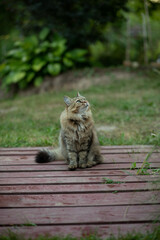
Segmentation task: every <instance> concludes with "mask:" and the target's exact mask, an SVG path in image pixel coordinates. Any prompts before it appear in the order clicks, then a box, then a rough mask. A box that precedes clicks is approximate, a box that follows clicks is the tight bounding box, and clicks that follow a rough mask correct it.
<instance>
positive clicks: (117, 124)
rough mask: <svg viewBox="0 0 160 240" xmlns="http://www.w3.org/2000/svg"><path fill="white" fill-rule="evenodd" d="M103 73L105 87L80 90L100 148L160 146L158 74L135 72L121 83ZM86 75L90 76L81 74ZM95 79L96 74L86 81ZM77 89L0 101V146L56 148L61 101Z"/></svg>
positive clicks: (107, 73)
mask: <svg viewBox="0 0 160 240" xmlns="http://www.w3.org/2000/svg"><path fill="white" fill-rule="evenodd" d="M123 71H127V70H123ZM103 72H104V75H103V79H105V77H106V79H107V80H106V83H105V81H104V80H103V84H98V85H93V86H90V87H89V88H88V89H85V90H81V91H80V93H81V95H84V96H85V97H86V98H87V99H88V101H89V102H90V104H91V106H92V112H93V117H94V120H95V124H96V127H97V131H98V137H99V141H100V144H101V145H132V144H133V145H135V144H154V145H160V133H159V129H160V75H159V73H155V72H153V71H152V70H150V71H135V72H134V74H128V77H127V78H126V77H125V78H123V74H122V76H119V77H118V76H117V75H115V74H112V70H111V69H106V71H103ZM73 74H75V72H73ZM85 74H88V73H86V71H84V75H85ZM94 74H97V73H96V71H92V74H90V76H89V77H90V78H92V77H94ZM84 77H85V76H84ZM101 77H102V76H99V78H101ZM87 78H88V75H87V76H86V79H87ZM108 79H109V81H108ZM100 80H101V79H100ZM100 82H101V81H100ZM78 90H79V89H76V90H71V91H64V90H61V91H50V92H46V93H43V94H39V95H31V96H25V95H24V96H18V95H17V96H16V97H14V98H12V99H8V100H1V101H0V147H22V146H56V145H57V144H58V135H59V130H60V124H59V116H60V114H61V112H62V111H63V109H64V107H65V104H64V102H63V96H64V95H68V96H70V97H73V96H75V95H76V92H77V91H78Z"/></svg>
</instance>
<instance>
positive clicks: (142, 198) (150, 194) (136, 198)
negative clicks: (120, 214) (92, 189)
mask: <svg viewBox="0 0 160 240" xmlns="http://www.w3.org/2000/svg"><path fill="white" fill-rule="evenodd" d="M158 203H160V192H159V191H143V192H119V193H78V194H77V193H74V194H73V193H68V194H27V195H22V194H17V195H16V194H14V195H13V194H12V195H1V196H0V207H1V208H3V207H7V208H16V207H18V208H23V207H54V206H55V207H57V206H61V207H66V206H67V207H68V206H70V207H71V206H81V207H82V206H110V205H112V206H113V205H118V206H119V205H127V204H130V205H133V204H158Z"/></svg>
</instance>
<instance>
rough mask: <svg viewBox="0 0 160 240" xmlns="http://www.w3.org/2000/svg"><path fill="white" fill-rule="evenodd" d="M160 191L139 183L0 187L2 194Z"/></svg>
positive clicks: (148, 184)
mask: <svg viewBox="0 0 160 240" xmlns="http://www.w3.org/2000/svg"><path fill="white" fill-rule="evenodd" d="M158 189H159V190H160V183H159V182H157V183H152V182H145V183H144V182H138V183H119V184H94V183H93V184H66V185H60V184H58V185H45V184H43V183H42V184H41V185H16V186H13V185H9V186H0V194H32V193H36V194H38V193H50V194H51V193H55V194H56V193H86V192H87V193H95V192H96V193H99V192H114V191H118V192H122V191H125V192H127V191H145V190H158Z"/></svg>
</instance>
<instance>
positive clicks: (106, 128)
mask: <svg viewBox="0 0 160 240" xmlns="http://www.w3.org/2000/svg"><path fill="white" fill-rule="evenodd" d="M116 129H117V127H116V126H109V125H101V126H96V130H97V132H101V133H107V132H112V131H114V130H116Z"/></svg>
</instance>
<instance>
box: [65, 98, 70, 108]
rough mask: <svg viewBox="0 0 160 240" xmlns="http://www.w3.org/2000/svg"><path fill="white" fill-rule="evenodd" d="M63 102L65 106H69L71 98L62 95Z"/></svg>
mask: <svg viewBox="0 0 160 240" xmlns="http://www.w3.org/2000/svg"><path fill="white" fill-rule="evenodd" d="M64 102H65V104H66V105H67V106H69V105H70V104H71V99H70V97H67V96H64Z"/></svg>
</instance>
